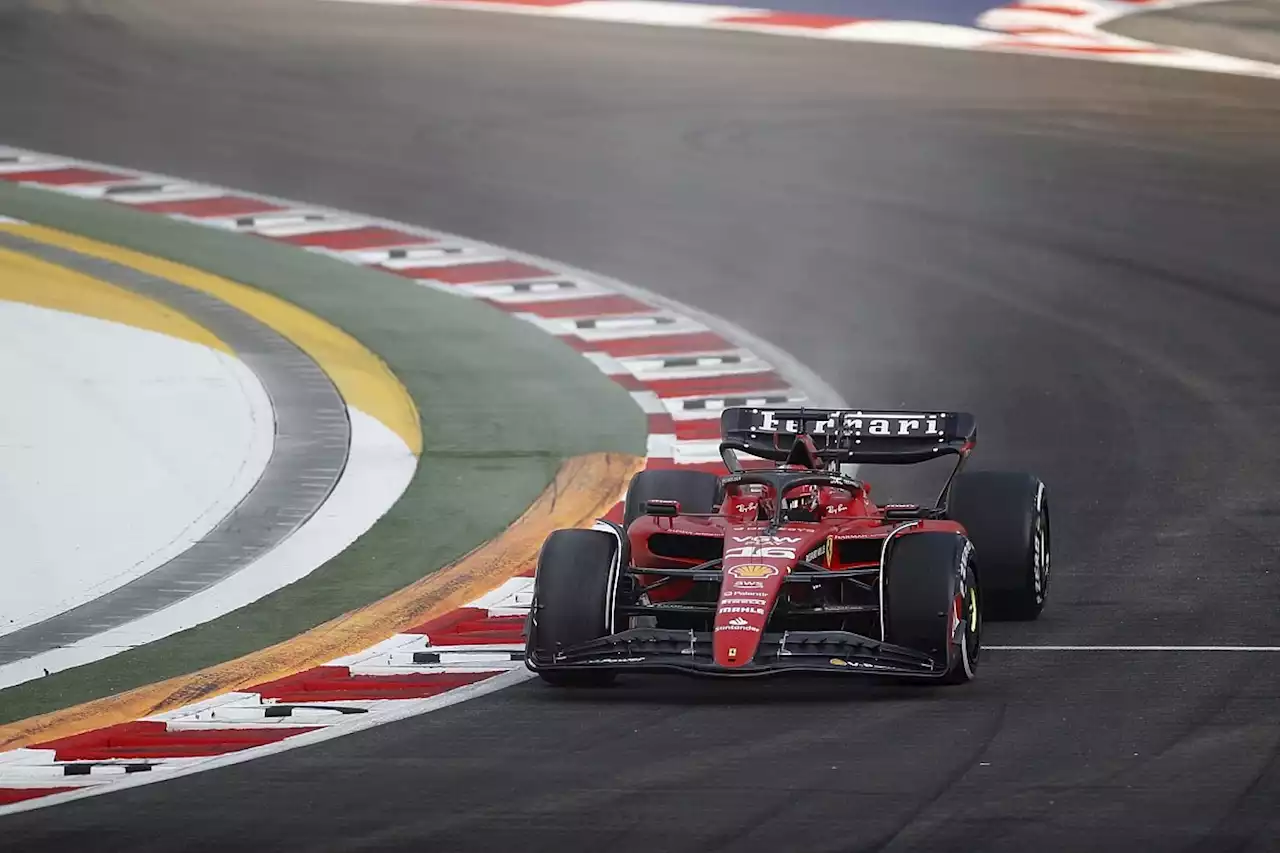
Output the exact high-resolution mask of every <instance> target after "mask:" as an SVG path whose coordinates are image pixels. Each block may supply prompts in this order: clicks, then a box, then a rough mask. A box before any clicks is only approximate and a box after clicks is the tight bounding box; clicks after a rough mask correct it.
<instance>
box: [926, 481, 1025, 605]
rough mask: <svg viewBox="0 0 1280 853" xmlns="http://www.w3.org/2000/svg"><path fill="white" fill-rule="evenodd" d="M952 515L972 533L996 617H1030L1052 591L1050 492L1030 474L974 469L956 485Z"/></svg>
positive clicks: (985, 591)
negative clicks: (1050, 586)
mask: <svg viewBox="0 0 1280 853" xmlns="http://www.w3.org/2000/svg"><path fill="white" fill-rule="evenodd" d="M947 517H948V518H951V519H952V520H954V521H958V522H960V524H962V525H963V526H964V529H965V530H966V531H968V533H969V541H971V542H972V543H973V548H974V551H975V554H974V562H975V563H976V564H977V571H978V575H979V577H980V578H981V579H982V593H983V596H984V598H983V607H984V608H985V615H986V617H987V618H988V619H991V620H993V621H994V620H1001V621H1026V620H1031V619H1035V618H1037V617H1038V616H1039V615H1040V611H1041V610H1043V609H1044V602H1045V596H1046V595H1047V594H1048V592H1049V545H1050V541H1049V496H1048V494H1047V493H1046V491H1045V487H1044V483H1042V482H1041V481H1040V479H1039V478H1037V477H1034V476H1032V475H1031V474H1020V473H1012V472H1005V471H974V472H972V473H964V474H960V475H959V476H958V477H956V480H955V483H953V484H952V486H951V496H950V500H949V502H948V507H947Z"/></svg>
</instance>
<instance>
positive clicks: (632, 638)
mask: <svg viewBox="0 0 1280 853" xmlns="http://www.w3.org/2000/svg"><path fill="white" fill-rule="evenodd" d="M525 664H526V665H527V666H528V667H529V669H531V670H533V671H535V672H546V671H552V670H554V671H566V670H579V671H581V670H612V671H615V672H679V673H683V674H686V675H704V676H720V677H749V676H761V675H777V674H781V673H787V672H826V673H842V674H848V673H861V674H869V675H892V676H907V677H913V678H941V677H943V676H944V675H946V672H947V669H946V665H945V664H944V663H941V662H939V661H937V660H935V659H934V658H933V657H932V656H931V655H929V654H926V653H924V652H920V651H917V650H915V649H908V648H905V647H903V646H895V645H893V644H892V643H885V642H881V641H880V640H874V639H871V638H870V637H864V636H862V635H860V634H853V633H850V632H848V631H786V632H781V633H771V632H768V631H766V632H765V634H764V636H763V637H762V638H761V641H760V646H759V648H758V650H757V651H756V655H755V657H754V658H753V659H752V660H751V662H750V663H747V664H744V665H742V666H738V667H732V668H728V667H723V666H720V665H719V664H717V663H716V662H715V660H714V658H713V656H712V635H711V633H709V632H705V631H676V630H669V629H661V628H632V629H630V630H627V631H620V632H618V633H617V634H611V635H610V636H607V637H601V638H600V639H598V640H592V641H590V642H587V643H582V644H581V645H577V646H570V647H568V648H565V649H561V650H560V651H558V652H557V653H556V654H554V655H545V654H543V655H539V654H538V653H536V652H534V651H532V644H531V646H530V651H529V652H528V653H527V654H526V656H525Z"/></svg>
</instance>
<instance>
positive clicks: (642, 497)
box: [623, 471, 720, 527]
mask: <svg viewBox="0 0 1280 853" xmlns="http://www.w3.org/2000/svg"><path fill="white" fill-rule="evenodd" d="M719 497H720V478H719V477H717V476H716V475H715V474H711V473H709V472H707V471H641V472H640V473H638V474H636V475H635V476H634V477H632V478H631V485H630V486H628V487H627V501H626V506H625V509H624V511H623V526H624V527H630V526H631V522H633V521H635V520H636V519H637V518H640V517H641V516H643V515H644V514H645V513H644V505H645V504H646V503H647V502H649V501H677V502H679V504H680V511H681V512H699V513H709V512H713V511H715V507H716V503H717V502H718V501H719Z"/></svg>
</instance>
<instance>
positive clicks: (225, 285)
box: [0, 224, 422, 455]
mask: <svg viewBox="0 0 1280 853" xmlns="http://www.w3.org/2000/svg"><path fill="white" fill-rule="evenodd" d="M0 230H4V231H8V232H10V233H13V234H20V235H22V236H23V237H27V238H29V239H32V240H37V241H39V242H41V243H47V244H49V245H52V246H61V247H63V248H65V249H70V250H72V251H74V252H80V253H81V254H85V255H91V256H93V257H97V258H103V259H105V260H108V261H114V262H115V263H118V264H122V265H123V266H127V267H132V268H133V269H136V270H141V271H142V272H145V273H149V274H151V275H155V276H159V277H161V278H164V279H167V280H169V281H172V282H175V283H177V284H182V285H185V286H187V287H191V288H194V289H195V290H199V291H202V292H204V293H207V294H209V295H210V296H213V297H214V298H216V299H220V300H222V301H223V302H226V303H228V304H230V305H233V306H235V307H236V308H239V309H240V310H241V311H244V312H245V313H246V314H249V315H251V316H253V317H255V318H257V319H258V320H260V321H261V322H263V323H265V324H267V325H268V326H270V327H271V328H273V329H275V330H276V331H277V332H279V333H280V334H281V335H284V336H285V337H286V338H288V339H289V340H291V341H293V343H295V344H297V345H298V347H299V348H300V349H302V350H303V351H304V352H305V353H306V354H307V355H309V356H311V358H312V359H313V360H314V361H315V362H316V363H317V364H319V365H320V367H321V369H322V370H324V372H325V373H327V374H329V377H330V378H331V379H332V380H333V384H334V385H335V386H337V388H338V392H339V393H340V394H342V397H343V399H345V400H346V401H347V405H349V406H351V407H352V408H356V409H359V410H360V411H362V412H364V413H365V414H367V415H371V416H372V417H375V418H377V419H378V420H379V421H381V422H382V423H383V424H385V425H386V426H387V428H388V429H390V430H391V431H393V432H394V433H395V434H396V435H398V436H400V438H401V440H402V441H404V443H405V444H406V445H407V446H408V447H409V449H410V450H412V451H413V453H414V454H415V455H420V454H421V453H422V425H421V422H420V421H419V419H418V410H417V407H416V406H414V403H413V398H412V397H410V396H409V392H408V391H407V390H406V389H405V387H404V385H402V384H401V383H400V380H399V379H397V378H396V376H395V374H394V373H392V372H391V369H390V368H389V367H387V365H386V364H385V363H384V362H383V361H382V359H380V358H378V356H376V355H374V354H373V353H372V352H370V351H369V350H368V349H367V348H366V347H365V346H364V345H363V344H361V343H360V342H359V341H357V340H356V339H355V338H353V337H352V336H351V335H348V334H347V333H346V332H344V331H342V330H341V329H339V328H337V327H336V326H334V325H332V324H330V323H327V322H325V321H324V320H321V319H320V318H319V317H317V316H315V315H314V314H312V313H310V312H308V311H304V310H303V309H301V308H299V307H298V306H296V305H294V304H292V303H291V302H286V301H285V300H283V299H280V298H278V297H275V296H272V295H271V294H269V293H264V292H263V291H261V290H257V289H255V288H252V287H249V286H248V285H244V284H240V283H238V282H234V281H230V280H228V279H225V278H221V277H219V276H216V275H212V274H210V273H207V272H203V271H201V270H198V269H194V268H192V267H188V266H184V265H182V264H177V263H174V262H172V261H166V260H164V259H162V258H156V257H153V256H151V255H144V254H142V253H140V252H134V251H132V250H130V249H123V248H121V247H119V246H112V245H110V244H107V243H99V242H97V241H96V240H89V239H87V238H85V237H80V236H78V235H75V234H68V233H66V232H64V231H57V230H55V229H52V228H45V227H43V226H40V225H19V224H8V225H0Z"/></svg>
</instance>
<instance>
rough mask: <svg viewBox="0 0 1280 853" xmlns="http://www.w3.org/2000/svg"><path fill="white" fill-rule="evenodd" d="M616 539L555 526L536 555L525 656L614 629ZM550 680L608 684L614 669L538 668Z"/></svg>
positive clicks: (545, 655)
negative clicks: (554, 529) (560, 528)
mask: <svg viewBox="0 0 1280 853" xmlns="http://www.w3.org/2000/svg"><path fill="white" fill-rule="evenodd" d="M617 554H618V540H617V538H616V537H614V536H613V534H611V533H606V532H604V531H601V530H557V531H555V532H554V533H552V534H551V535H550V536H549V537H547V541H546V543H545V544H544V545H543V546H542V552H541V553H540V554H539V555H538V568H537V573H536V575H535V576H534V584H533V608H532V612H531V618H530V623H529V639H528V643H527V646H526V652H525V654H526V658H528V657H531V656H535V655H536V656H537V658H538V659H540V660H544V661H545V660H549V659H551V658H552V657H553V656H554V655H555V654H556V653H558V652H559V651H560V650H562V649H566V648H569V647H571V646H576V645H579V644H580V643H585V642H589V641H591V640H597V639H599V638H601V637H606V636H608V635H609V633H610V632H611V630H612V627H611V623H612V621H613V614H612V609H613V604H614V592H615V587H616V585H617V578H616V576H615V573H614V564H615V562H616V560H617ZM538 675H539V676H540V677H541V678H542V680H543V681H545V682H547V683H548V684H553V685H556V686H557V687H578V686H594V685H603V684H608V683H609V682H611V681H613V679H614V673H612V672H603V671H592V670H589V671H572V670H563V671H556V670H551V671H545V672H544V671H538Z"/></svg>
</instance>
